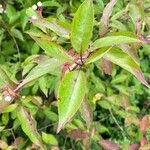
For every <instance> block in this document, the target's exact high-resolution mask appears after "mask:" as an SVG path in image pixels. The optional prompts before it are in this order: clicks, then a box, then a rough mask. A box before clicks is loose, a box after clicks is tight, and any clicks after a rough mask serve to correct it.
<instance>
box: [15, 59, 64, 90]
mask: <svg viewBox="0 0 150 150" xmlns="http://www.w3.org/2000/svg"><path fill="white" fill-rule="evenodd" d="M61 65H62V63H61V62H59V61H58V60H56V59H53V58H49V59H47V60H45V61H43V62H41V63H39V64H38V65H37V66H36V67H34V68H33V69H32V70H31V71H30V72H29V74H28V75H27V76H26V78H25V79H24V80H23V81H22V82H21V83H20V84H19V85H18V87H17V88H16V89H15V90H16V91H17V90H19V89H20V88H22V87H23V86H25V85H26V84H29V83H30V82H33V81H35V80H37V79H38V78H40V77H42V76H43V75H45V74H47V73H51V74H53V72H54V71H55V69H56V68H58V67H60V66H61Z"/></svg>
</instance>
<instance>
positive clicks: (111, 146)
mask: <svg viewBox="0 0 150 150" xmlns="http://www.w3.org/2000/svg"><path fill="white" fill-rule="evenodd" d="M98 144H99V145H100V146H102V147H103V148H104V149H105V150H121V149H120V147H119V146H118V145H117V144H115V143H112V142H110V141H108V140H102V141H99V142H98Z"/></svg>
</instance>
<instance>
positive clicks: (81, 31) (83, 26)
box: [71, 0, 94, 53]
mask: <svg viewBox="0 0 150 150" xmlns="http://www.w3.org/2000/svg"><path fill="white" fill-rule="evenodd" d="M93 22H94V10H93V2H92V0H85V1H84V2H83V3H82V4H81V5H80V7H79V9H78V10H77V12H76V14H75V16H74V19H73V23H72V28H71V43H72V46H73V48H74V49H75V50H76V51H77V52H78V53H84V52H85V50H86V49H87V48H88V45H89V42H90V39H91V37H92V30H93Z"/></svg>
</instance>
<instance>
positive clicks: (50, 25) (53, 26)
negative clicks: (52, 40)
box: [31, 19, 70, 38]
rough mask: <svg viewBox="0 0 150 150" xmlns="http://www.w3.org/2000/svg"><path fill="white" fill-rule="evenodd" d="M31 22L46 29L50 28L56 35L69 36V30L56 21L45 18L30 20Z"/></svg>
mask: <svg viewBox="0 0 150 150" xmlns="http://www.w3.org/2000/svg"><path fill="white" fill-rule="evenodd" d="M31 22H32V23H33V24H34V25H35V26H37V27H45V28H47V29H50V30H52V31H53V32H55V33H56V34H57V35H59V36H62V37H65V38H69V34H70V31H69V29H66V28H64V27H62V26H60V25H59V24H58V23H57V22H54V21H51V22H50V21H47V20H46V19H38V20H31Z"/></svg>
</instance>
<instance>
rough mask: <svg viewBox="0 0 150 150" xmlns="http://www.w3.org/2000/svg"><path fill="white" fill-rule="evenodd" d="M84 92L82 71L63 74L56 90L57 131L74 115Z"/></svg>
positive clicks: (84, 80)
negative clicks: (57, 99)
mask: <svg viewBox="0 0 150 150" xmlns="http://www.w3.org/2000/svg"><path fill="white" fill-rule="evenodd" d="M85 92H86V78H85V74H84V73H83V72H82V71H72V72H69V73H68V74H66V75H65V76H64V78H63V80H62V82H61V84H60V87H59V92H58V96H59V101H58V113H59V124H58V129H57V132H59V131H60V130H61V129H62V128H63V127H64V125H65V124H66V123H67V122H68V121H70V119H71V118H72V117H73V116H74V115H75V113H76V112H77V110H78V109H79V107H80V105H81V103H82V101H83V98H84V96H85Z"/></svg>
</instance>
